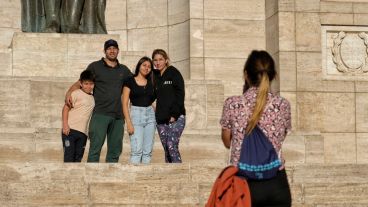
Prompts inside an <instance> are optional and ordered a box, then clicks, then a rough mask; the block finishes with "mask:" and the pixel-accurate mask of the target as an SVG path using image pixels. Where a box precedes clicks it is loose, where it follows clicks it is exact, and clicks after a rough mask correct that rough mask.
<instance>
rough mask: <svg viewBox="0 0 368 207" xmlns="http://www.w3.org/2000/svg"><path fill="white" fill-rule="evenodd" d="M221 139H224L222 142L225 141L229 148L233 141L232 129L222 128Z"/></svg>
mask: <svg viewBox="0 0 368 207" xmlns="http://www.w3.org/2000/svg"><path fill="white" fill-rule="evenodd" d="M221 139H222V142H223V143H224V146H225V147H226V148H228V149H229V148H230V143H231V130H230V129H226V128H222V130H221Z"/></svg>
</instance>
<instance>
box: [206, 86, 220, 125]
mask: <svg viewBox="0 0 368 207" xmlns="http://www.w3.org/2000/svg"><path fill="white" fill-rule="evenodd" d="M206 87H207V94H208V95H207V127H208V128H211V127H212V128H215V130H219V122H220V118H221V115H222V108H223V100H224V95H223V94H224V86H223V85H221V84H208V85H207V86H206Z"/></svg>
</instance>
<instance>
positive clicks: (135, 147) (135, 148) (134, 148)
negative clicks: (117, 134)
mask: <svg viewBox="0 0 368 207" xmlns="http://www.w3.org/2000/svg"><path fill="white" fill-rule="evenodd" d="M143 130H144V128H143V126H141V125H134V134H132V135H131V136H130V148H131V149H130V162H131V163H132V164H139V163H141V160H142V153H143V149H142V145H143Z"/></svg>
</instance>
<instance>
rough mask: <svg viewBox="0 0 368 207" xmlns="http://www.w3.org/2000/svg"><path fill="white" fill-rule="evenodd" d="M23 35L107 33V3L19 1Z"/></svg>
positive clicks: (94, 0) (97, 0)
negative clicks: (42, 33) (41, 33)
mask: <svg viewBox="0 0 368 207" xmlns="http://www.w3.org/2000/svg"><path fill="white" fill-rule="evenodd" d="M21 4H22V31H23V32H61V33H88V34H106V33H107V31H106V24H105V9H106V0H21Z"/></svg>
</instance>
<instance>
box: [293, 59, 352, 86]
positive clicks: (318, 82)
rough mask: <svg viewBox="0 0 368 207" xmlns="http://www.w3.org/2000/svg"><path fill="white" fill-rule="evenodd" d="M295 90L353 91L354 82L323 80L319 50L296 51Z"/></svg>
mask: <svg viewBox="0 0 368 207" xmlns="http://www.w3.org/2000/svg"><path fill="white" fill-rule="evenodd" d="M296 55H297V90H298V91H331V92H335V91H336V92H354V90H355V89H354V82H352V81H335V80H328V81H327V80H323V75H322V60H321V58H322V56H321V53H319V52H297V53H296Z"/></svg>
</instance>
